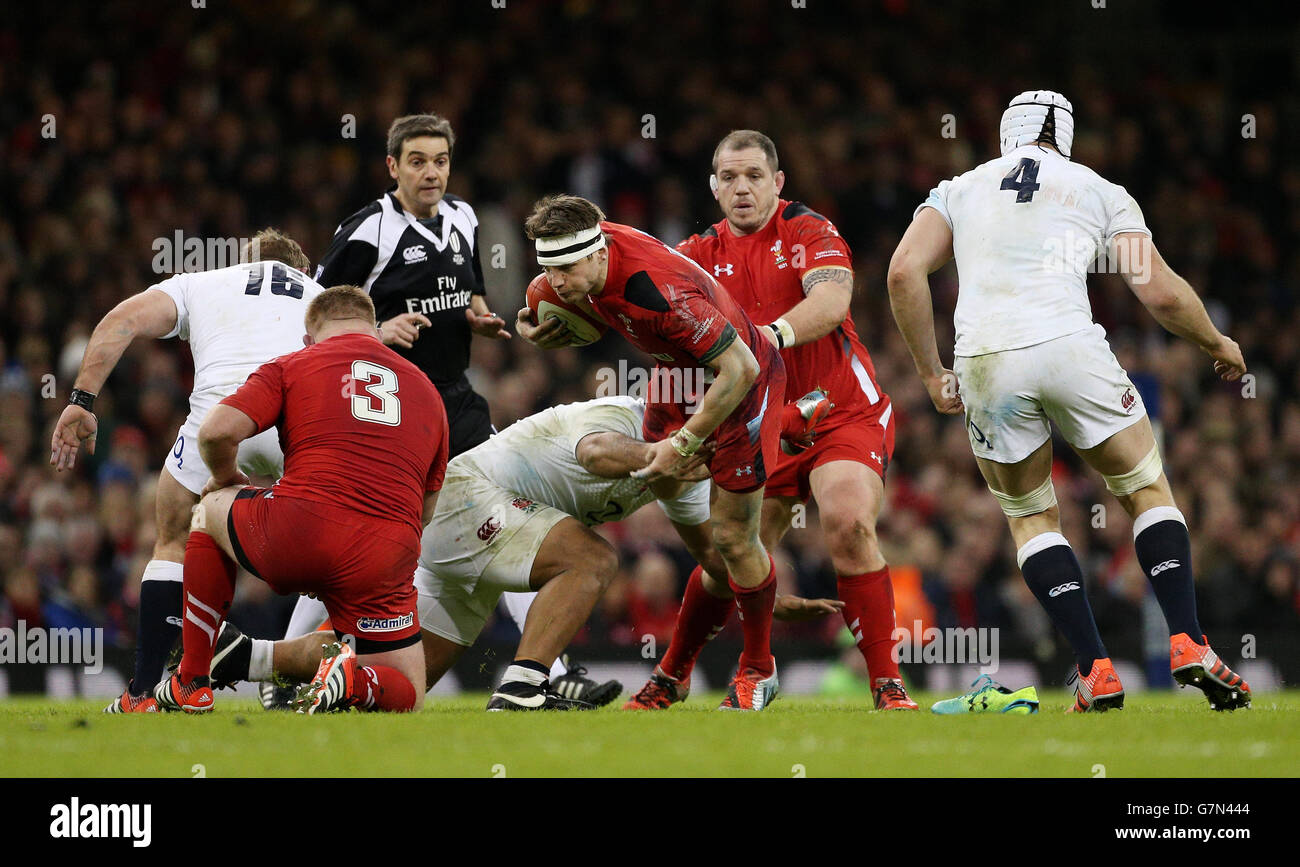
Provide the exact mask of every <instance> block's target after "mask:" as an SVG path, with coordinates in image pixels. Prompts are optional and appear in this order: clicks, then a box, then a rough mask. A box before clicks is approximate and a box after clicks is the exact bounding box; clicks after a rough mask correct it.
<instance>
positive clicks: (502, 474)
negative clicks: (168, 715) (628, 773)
mask: <svg viewBox="0 0 1300 867" xmlns="http://www.w3.org/2000/svg"><path fill="white" fill-rule="evenodd" d="M644 416H645V406H644V404H642V403H641V402H640V401H638V400H634V399H632V398H629V397H607V398H599V399H597V400H589V401H585V402H582V403H573V404H566V405H564V406H557V407H553V408H551V409H547V410H543V411H542V412H540V413H537V414H536V415H532V416H529V417H528V418H525V419H521V420H520V421H518V422H516V423H515V424H513V425H511V426H510V427H508V428H506V429H505V430H504V431H502V432H501V433H499V434H497V435H496V436H494V437H493V438H492V439H490V440H488V441H487V442H486V443H483V444H482V445H480V446H477V447H475V448H473V449H471V450H470V451H468V452H466V453H465V454H463V455H459V456H458V457H455V458H453V459H452V460H451V463H450V464H448V466H447V478H446V481H445V483H444V485H443V488H442V492H441V495H440V497H439V500H438V507H437V509H436V510H435V511H434V515H433V520H432V521H430V522H429V525H428V527H426V528H425V531H424V536H423V538H422V541H421V551H420V565H419V567H418V568H417V569H416V572H415V587H416V590H417V591H418V592H419V600H420V602H419V610H420V627H421V628H422V629H423V630H424V633H423V639H424V659H425V678H426V683H427V684H428V685H429V686H433V684H435V683H437V682H438V680H439V679H441V678H442V676H443V675H444V674H446V672H447V671H448V669H450V668H451V666H452V665H454V664H455V662H456V660H458V659H459V658H460V655H461V654H462V653H464V651H465V648H467V647H469V646H470V645H472V644H473V643H474V640H475V639H476V638H477V637H478V635H479V633H480V632H481V631H482V629H483V625H484V623H485V622H486V621H487V618H488V616H489V615H490V614H491V612H492V611H493V609H495V608H496V605H497V600H498V598H499V597H501V596H502V594H503V593H509V592H513V591H519V590H528V589H533V590H536V589H539V588H540V590H541V592H540V593H537V594H535V596H536V599H535V601H534V602H533V605H532V607H531V611H530V613H529V615H528V618H527V620H526V622H525V626H524V630H523V633H524V634H523V637H522V639H521V640H520V642H519V649H518V652H517V653H516V657H515V660H514V662H513V664H512V665H511V666H510V667H509V668H508V669H507V671H506V675H505V677H504V679H503V680H502V683H501V685H500V687H498V689H497V690H496V693H495V694H494V695H493V696H492V698H491V700H490V701H489V703H488V709H489V710H544V709H561V710H568V709H584V710H585V709H587V708H590V707H592V706H593V705H592V704H591V703H590V702H585V701H581V700H577V701H574V700H572V698H573V697H572V696H566V695H562V694H558V693H557V691H556V690H555V689H554V688H553V687H554V684H553V683H549V684H548V681H547V670H548V666H549V660H550V659H551V658H553V654H554V652H555V649H556V648H558V647H563V646H564V645H565V644H566V643H567V642H568V640H569V639H570V638H571V637H572V635H573V634H574V633H575V632H576V631H577V629H578V628H579V627H581V625H582V623H583V622H584V621H585V620H586V618H587V616H588V615H589V614H590V612H591V610H592V607H593V606H594V605H595V603H596V601H597V599H599V597H600V595H601V593H603V591H604V589H605V587H606V586H607V584H608V582H609V581H610V579H611V578H612V577H613V575H614V572H615V570H616V568H617V563H616V562H615V554H614V551H613V549H612V548H611V547H610V546H609V544H608V543H607V542H605V541H604V540H603V539H601V538H600V537H599V536H598V535H596V534H595V533H594V532H592V530H591V529H590V528H591V527H594V526H596V525H599V524H602V523H605V522H607V521H621V520H623V519H625V518H627V517H628V516H630V515H631V514H632V513H633V512H635V511H636V510H637V509H639V508H641V507H642V506H644V505H645V504H646V503H648V502H650V501H651V500H653V499H656V498H657V499H658V500H659V504H660V506H661V507H662V508H663V510H664V512H665V514H667V516H668V518H669V520H670V521H671V522H672V523H673V526H674V528H675V529H676V530H677V533H678V535H679V536H680V537H681V539H682V541H683V542H684V543H685V545H686V548H687V550H689V551H690V553H691V555H692V556H693V557H695V558H696V560H697V561H698V562H700V563H702V564H704V567H706V568H708V569H710V570H716V571H717V572H718V573H719V574H724V569H725V567H723V565H722V560H721V558H720V557H719V556H718V553H717V551H716V550H715V549H714V548H713V546H712V543H711V541H710V532H709V525H708V520H709V485H708V483H707V482H705V481H696V482H684V481H678V480H675V479H664V480H660V481H658V482H654V483H653V484H647V483H646V482H644V481H640V480H637V479H632V478H629V474H630V473H632V472H633V471H634V470H637V469H640V468H641V467H643V466H645V465H646V463H647V462H648V461H649V460H650V455H649V451H650V446H649V444H647V443H646V442H645V441H644V440H642V439H641V425H642V423H643V421H644ZM699 474H700V476H701V478H703V477H705V473H704V472H703V471H701V472H700V473H699ZM695 571H696V572H699V571H701V567H696V570H695ZM695 580H698V578H697V579H695ZM838 607H839V603H837V602H834V601H832V600H826V599H815V600H809V599H800V598H799V597H796V596H778V597H777V605H776V611H775V612H774V614H773V616H774V617H777V618H780V619H784V620H799V619H807V618H811V617H818V616H821V615H823V614H827V613H830V612H833V611H836V610H838ZM218 648H220V649H222V650H225V649H226V648H229V650H228V651H226V652H225V653H223V661H222V662H221V663H218V664H217V665H214V666H213V671H212V677H213V680H214V682H216V683H223V684H224V683H232V682H234V681H238V680H262V681H266V680H269V679H271V677H272V676H273V675H283V676H288V677H293V678H299V679H308V678H310V677H311V676H312V673H313V672H315V671H316V668H317V665H318V664H319V662H320V660H321V642H320V641H319V639H316V638H315V637H314V636H304V637H302V638H298V639H295V640H292V641H288V640H287V641H281V642H275V643H274V644H272V642H269V641H263V640H260V639H250V638H247V637H245V636H242V635H240V634H239V633H238V631H237V630H234V629H233V628H232V627H231V626H230V625H229V624H228V625H227V626H226V628H225V629H224V630H223V632H222V634H221V637H220V638H219V639H218Z"/></svg>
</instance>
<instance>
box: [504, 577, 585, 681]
mask: <svg viewBox="0 0 1300 867" xmlns="http://www.w3.org/2000/svg"><path fill="white" fill-rule="evenodd" d="M536 598H537V591H536V590H532V591H528V592H526V593H502V594H501V601H502V602H503V603H504V604H505V606H506V613H507V614H509V615H510V619H511V620H513V621H514V622H515V626H518V627H519V634H520V635H522V634H523V632H524V623H526V622H527V621H528V609H529V608H532V607H533V600H534V599H536ZM568 671H569V669H568V668H567V667H565V665H564V663H563V662H560V660H558V659H557V660H555V662H553V663H551V678H552V679H555V678H557V677H563V676H564V675H565V674H567V673H568Z"/></svg>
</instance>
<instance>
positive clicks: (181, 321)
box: [149, 274, 270, 361]
mask: <svg viewBox="0 0 1300 867" xmlns="http://www.w3.org/2000/svg"><path fill="white" fill-rule="evenodd" d="M189 277H190V275H189V274H173V275H172V276H171V277H168V278H167V279H166V280H163V281H162V282H161V283H155V284H154V285H152V286H150V287H149V288H150V289H157V290H158V291H160V292H162V293H164V294H165V295H166V296H167V297H168V298H170V299H172V303H173V304H175V305H176V326H175V327H174V328H172V330H171V331H169V332H167V333H166V334H164V335H163V336H162V339H163V340H167V339H168V338H171V337H179V338H180V339H181V340H189V339H190V307H189V303H188V302H187V300H186V295H187V293H186V289H188V288H189ZM267 360H268V361H269V360H270V359H267Z"/></svg>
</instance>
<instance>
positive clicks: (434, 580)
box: [415, 472, 569, 647]
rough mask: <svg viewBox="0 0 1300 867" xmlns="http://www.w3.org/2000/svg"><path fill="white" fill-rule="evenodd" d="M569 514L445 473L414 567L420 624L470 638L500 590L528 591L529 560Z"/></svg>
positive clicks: (466, 641) (461, 639)
mask: <svg viewBox="0 0 1300 867" xmlns="http://www.w3.org/2000/svg"><path fill="white" fill-rule="evenodd" d="M567 517H569V515H566V514H565V513H564V512H561V511H560V510H559V509H556V508H553V507H551V506H546V505H543V504H541V503H538V502H536V501H534V500H530V499H528V498H526V497H521V496H519V495H518V494H515V493H512V492H510V491H507V490H505V489H503V488H500V487H498V486H497V485H494V484H493V483H492V482H490V481H487V480H486V479H483V478H481V477H479V476H475V475H471V474H467V473H456V472H449V473H448V474H447V478H446V479H445V480H444V482H443V486H442V490H441V491H440V492H439V494H438V508H437V510H436V511H435V512H434V515H433V520H432V521H430V522H429V526H427V527H425V528H424V536H423V537H422V539H421V544H420V563H419V566H418V567H416V570H415V589H416V592H417V593H418V594H419V599H420V626H421V627H422V628H424V629H427V630H429V631H430V632H432V633H434V634H435V635H441V636H442V637H443V638H446V639H447V640H449V641H454V642H455V643H456V644H460V645H464V646H465V647H468V646H469V645H471V644H473V643H474V639H476V638H477V637H478V634H479V633H480V632H481V631H482V630H483V626H484V624H485V623H487V619H488V617H489V615H491V614H492V611H493V610H494V609H495V608H496V605H497V600H498V599H500V598H501V594H502V593H506V592H520V591H527V590H531V589H532V588H531V587H530V586H529V584H528V579H529V576H530V575H531V574H532V571H533V560H535V559H536V558H537V552H538V551H539V550H540V549H541V547H542V542H543V541H545V539H546V536H547V535H548V534H549V533H550V532H551V529H552V528H553V527H554V526H555V525H556V524H558V523H559V522H560V521H563V520H564V519H565V518H567Z"/></svg>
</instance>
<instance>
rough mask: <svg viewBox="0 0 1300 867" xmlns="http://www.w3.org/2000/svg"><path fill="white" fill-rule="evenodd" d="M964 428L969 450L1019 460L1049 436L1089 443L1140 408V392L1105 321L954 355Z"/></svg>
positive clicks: (1135, 418)
mask: <svg viewBox="0 0 1300 867" xmlns="http://www.w3.org/2000/svg"><path fill="white" fill-rule="evenodd" d="M953 370H954V372H955V373H956V374H957V384H958V388H959V389H960V392H961V398H962V403H964V404H965V406H966V433H967V435H968V437H969V438H970V445H971V450H972V451H973V452H974V453H975V455H976V457H981V458H986V459H988V460H991V461H997V462H998V463H1003V464H1013V463H1017V462H1019V461H1022V460H1024V459H1025V458H1026V457H1028V456H1029V455H1030V454H1032V453H1033V452H1034V450H1036V449H1037V448H1038V447H1039V446H1041V445H1042V444H1043V443H1045V442H1047V440H1048V439H1049V438H1050V437H1051V429H1050V427H1049V426H1048V421H1049V420H1050V421H1052V422H1055V423H1056V426H1057V428H1058V429H1059V430H1060V432H1061V436H1063V437H1064V438H1065V441H1066V442H1068V443H1069V444H1070V445H1072V446H1074V447H1075V448H1079V449H1090V448H1093V447H1094V446H1097V445H1099V444H1100V443H1102V442H1104V441H1105V440H1107V439H1108V438H1110V437H1111V436H1113V435H1114V434H1116V433H1118V432H1119V431H1121V430H1123V429H1124V428H1126V427H1128V426H1129V425H1131V424H1133V423H1135V422H1137V421H1138V420H1140V419H1141V418H1142V417H1143V416H1145V415H1146V407H1145V406H1144V405H1143V403H1142V397H1141V395H1139V394H1138V391H1137V389H1136V388H1134V387H1133V383H1132V381H1130V380H1129V378H1128V374H1127V373H1125V372H1124V368H1122V367H1120V364H1119V361H1118V360H1117V359H1116V358H1115V353H1113V352H1111V349H1110V344H1108V343H1107V342H1106V329H1104V328H1102V327H1101V326H1100V325H1093V326H1092V327H1091V328H1088V329H1085V330H1083V331H1076V332H1075V333H1074V334H1067V335H1066V336H1064V337H1057V338H1055V339H1053V340H1047V341H1044V342H1043V343H1037V344H1034V345H1033V346H1025V347H1022V348H1020V349H1008V350H1006V351H1004V352H991V353H988V354H987V355H974V356H965V357H960V356H959V357H957V358H956V359H955V360H954V363H953Z"/></svg>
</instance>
